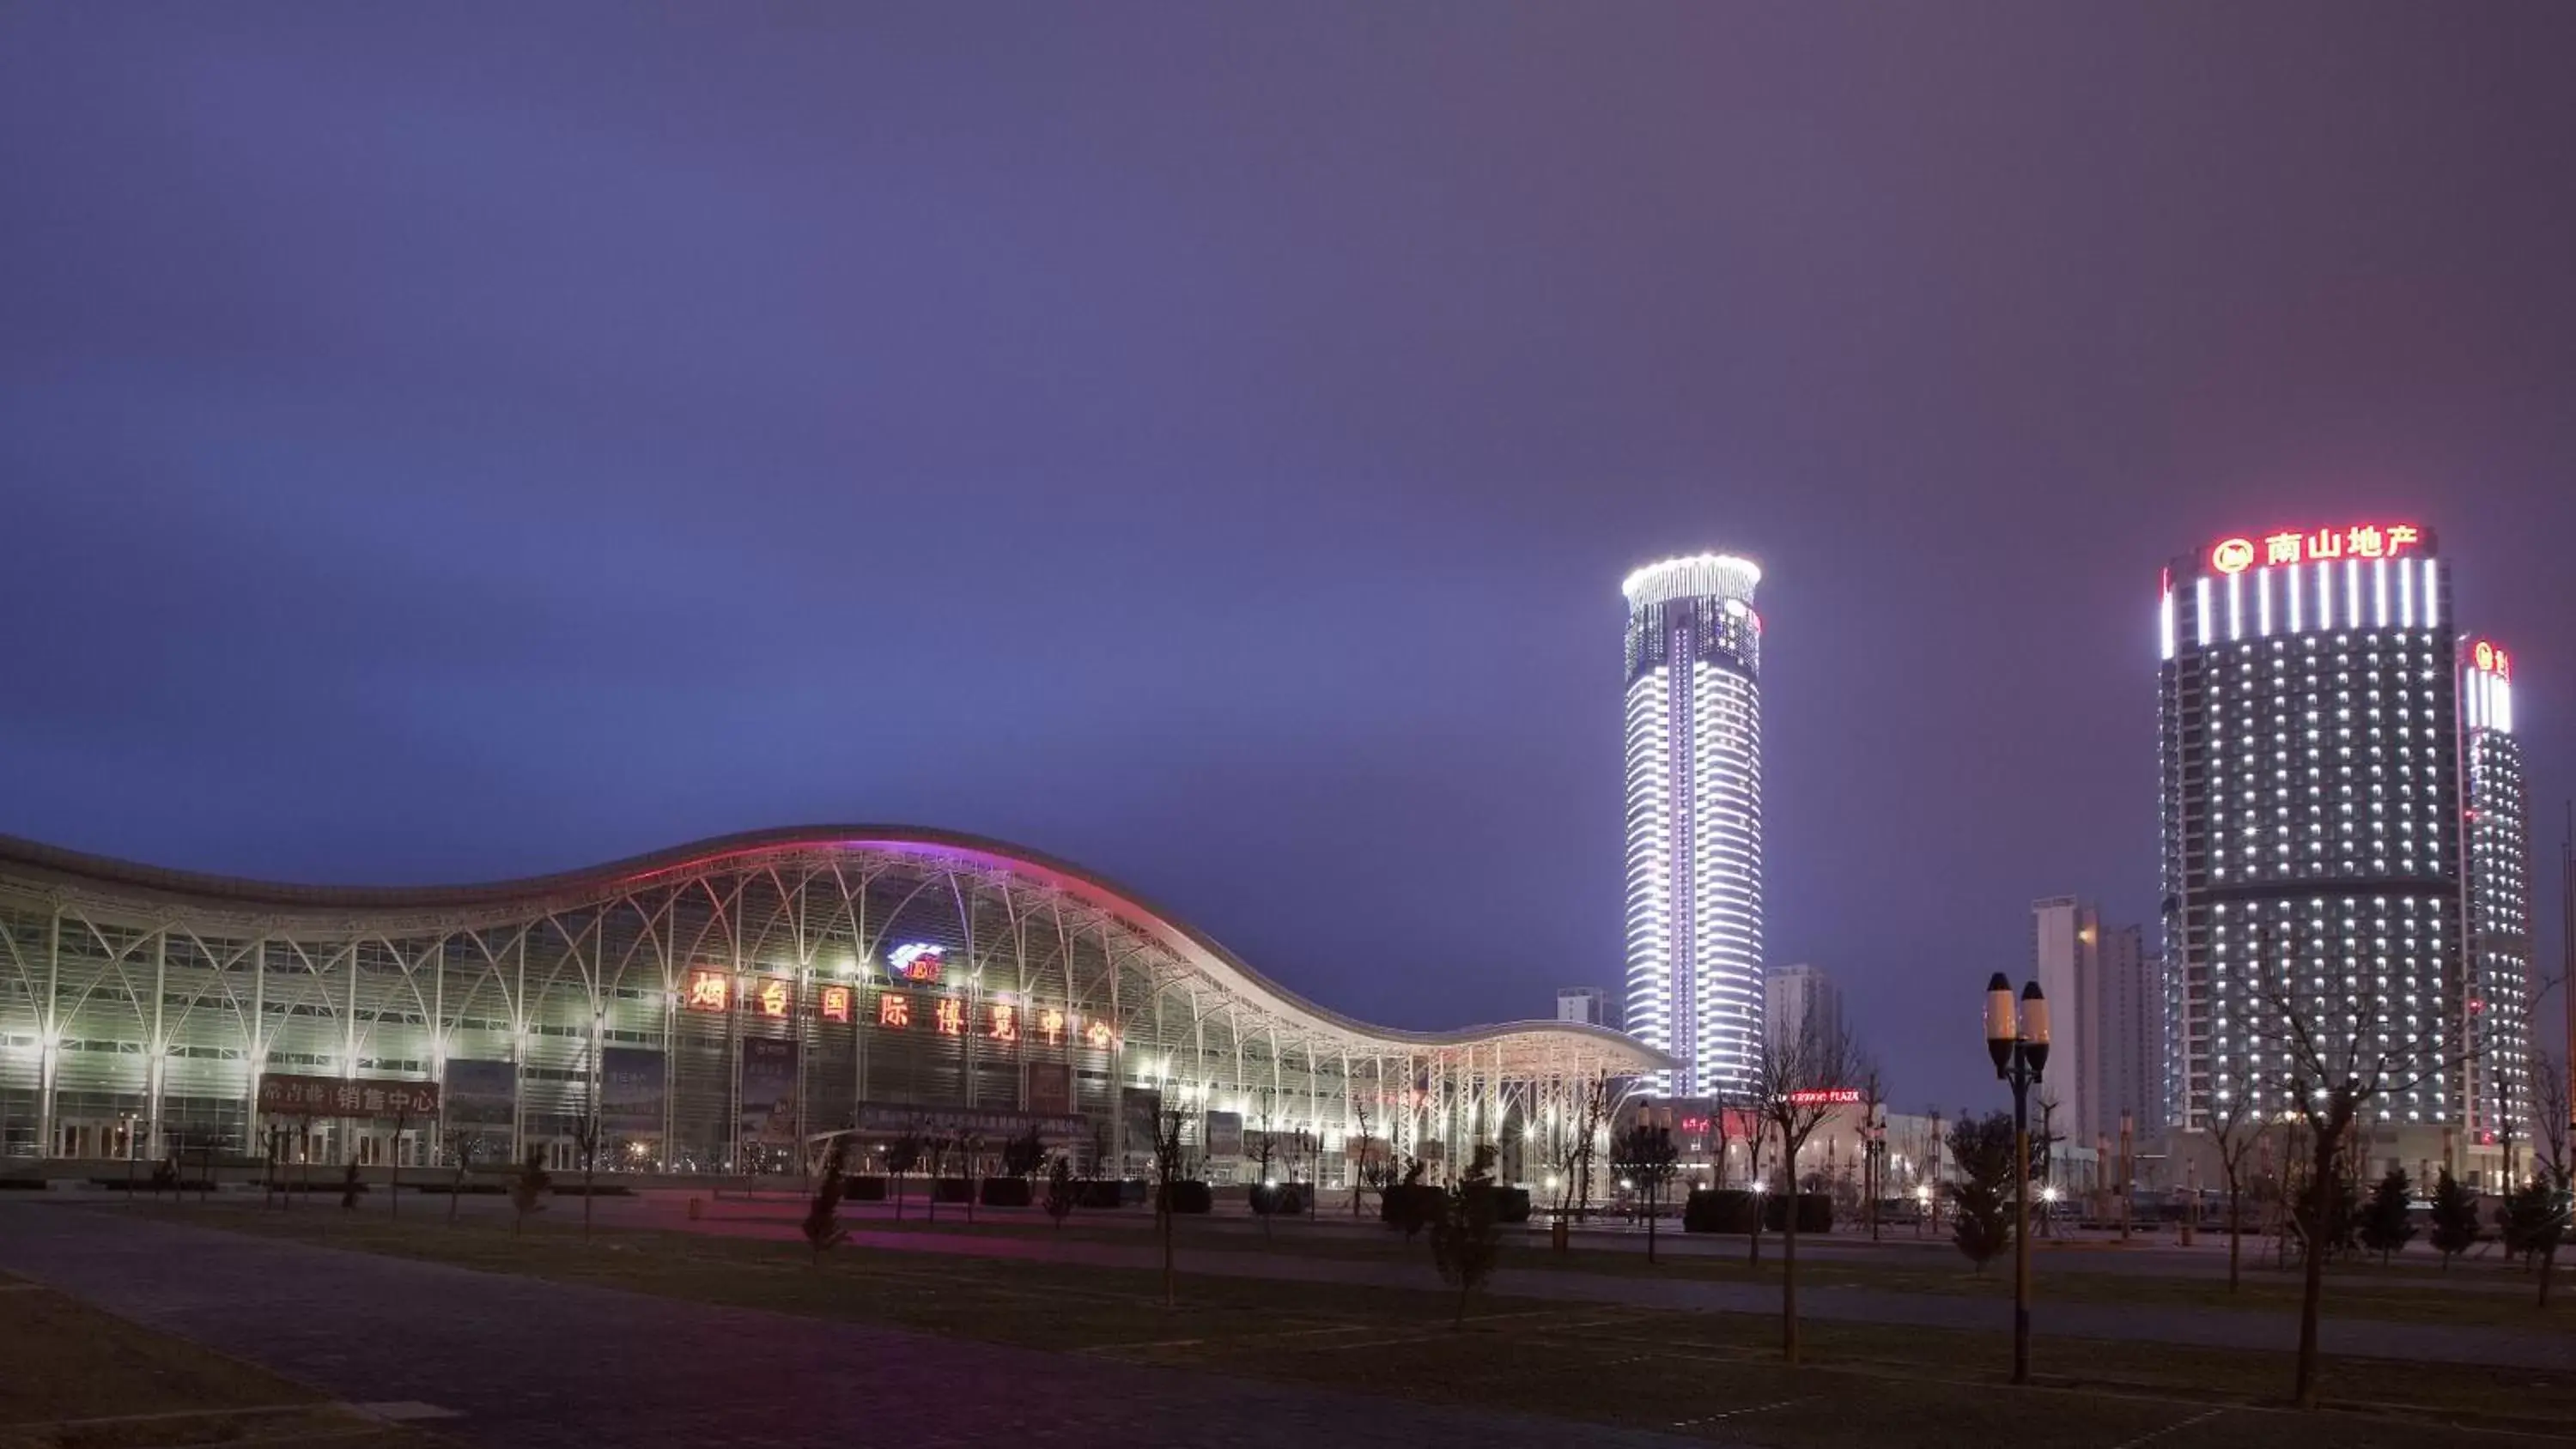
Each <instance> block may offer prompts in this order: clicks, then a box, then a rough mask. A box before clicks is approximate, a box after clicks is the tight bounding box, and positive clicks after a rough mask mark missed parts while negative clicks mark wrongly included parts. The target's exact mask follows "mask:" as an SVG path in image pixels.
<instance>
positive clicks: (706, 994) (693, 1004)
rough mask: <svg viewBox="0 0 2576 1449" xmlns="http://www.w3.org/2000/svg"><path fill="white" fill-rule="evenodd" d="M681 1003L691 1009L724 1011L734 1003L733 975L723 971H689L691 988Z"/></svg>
mask: <svg viewBox="0 0 2576 1449" xmlns="http://www.w3.org/2000/svg"><path fill="white" fill-rule="evenodd" d="M680 1004H681V1005H683V1006H685V1007H687V1008H688V1009H689V1010H691V1011H723V1010H724V1009H726V1008H727V1007H730V1006H732V1005H733V977H732V975H731V974H730V973H727V972H723V971H711V970H703V969H701V970H697V971H692V972H690V973H689V990H688V994H687V995H686V996H683V997H681V998H680Z"/></svg>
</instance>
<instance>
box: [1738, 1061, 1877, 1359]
mask: <svg viewBox="0 0 2576 1449" xmlns="http://www.w3.org/2000/svg"><path fill="white" fill-rule="evenodd" d="M1855 1064H1856V1054H1855V1052H1854V1051H1853V1048H1852V1039H1851V1036H1850V1034H1849V1033H1848V1032H1845V1031H1844V1030H1842V1029H1841V1028H1840V1027H1822V1026H1810V1028H1809V1029H1808V1030H1804V1031H1796V1032H1791V1033H1789V1034H1788V1035H1787V1036H1786V1037H1785V1038H1784V1039H1781V1040H1777V1041H1766V1042H1765V1043H1764V1044H1763V1046H1762V1050H1761V1051H1760V1052H1759V1053H1758V1054H1757V1055H1756V1056H1755V1057H1754V1064H1753V1084H1754V1090H1755V1091H1756V1092H1758V1093H1759V1094H1760V1096H1761V1100H1762V1114H1763V1116H1764V1117H1765V1118H1766V1119H1767V1120H1768V1122H1769V1125H1770V1128H1771V1131H1772V1133H1773V1134H1774V1135H1776V1136H1777V1137H1778V1138H1779V1141H1780V1183H1781V1186H1782V1187H1783V1188H1784V1189H1785V1190H1786V1195H1785V1196H1784V1197H1783V1198H1782V1200H1781V1214H1782V1221H1783V1222H1784V1223H1785V1225H1786V1227H1787V1231H1786V1232H1785V1233H1783V1234H1782V1235H1781V1241H1780V1351H1781V1353H1782V1355H1783V1356H1784V1357H1786V1358H1787V1359H1788V1361H1789V1362H1790V1363H1791V1364H1793V1365H1794V1364H1796V1363H1797V1362H1798V1152H1799V1150H1800V1149H1801V1148H1804V1147H1805V1146H1806V1145H1807V1139H1808V1138H1810V1137H1812V1136H1814V1135H1815V1132H1816V1129H1817V1128H1818V1127H1821V1126H1823V1125H1824V1123H1825V1119H1826V1118H1828V1117H1831V1116H1832V1115H1833V1114H1834V1111H1835V1108H1836V1106H1837V1105H1838V1104H1837V1103H1836V1102H1835V1100H1834V1099H1835V1098H1836V1097H1838V1096H1840V1095H1841V1093H1840V1091H1838V1090H1837V1089H1840V1088H1847V1087H1849V1086H1850V1085H1851V1080H1852V1074H1853V1069H1854V1066H1855ZM1757 1226H1758V1225H1757Z"/></svg>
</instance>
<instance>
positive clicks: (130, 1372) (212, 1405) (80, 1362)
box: [0, 1276, 432, 1449]
mask: <svg viewBox="0 0 2576 1449" xmlns="http://www.w3.org/2000/svg"><path fill="white" fill-rule="evenodd" d="M317 1440H327V1441H328V1442H330V1443H331V1444H334V1445H341V1446H348V1449H425V1446H428V1445H430V1444H431V1443H432V1441H430V1440H427V1439H424V1438H422V1437H421V1436H419V1435H417V1434H413V1433H408V1432H405V1431H403V1430H399V1429H394V1428H389V1427H385V1426H382V1425H379V1424H376V1423H374V1422H373V1421H371V1420H367V1419H363V1418H360V1417H359V1416H357V1415H355V1414H352V1413H350V1412H349V1411H348V1410H345V1409H341V1408H336V1407H333V1406H332V1405H331V1404H330V1403H328V1402H327V1401H326V1400H325V1399H324V1398H323V1397H322V1396H321V1395H320V1394H317V1393H315V1392H314V1391H313V1390H311V1389H308V1388H305V1387H303V1386H302V1385H300V1384H294V1383H289V1382H287V1381H286V1380H284V1379H280V1378H277V1377H275V1376H274V1375H272V1374H269V1373H267V1372H265V1371H264V1370H261V1369H257V1368H253V1367H251V1366H250V1365H248V1364H244V1363H241V1362H239V1361H238V1360H235V1359H230V1358H226V1357H224V1356H223V1355H221V1354H217V1353H214V1352H212V1351H210V1350H207V1349H202V1348H199V1347H197V1346H196V1345H195V1344H192V1343H189V1342H187V1341H186V1340H184V1339H179V1338H173V1337H170V1336H168V1335H165V1334H159V1333H154V1332H152V1331H151V1330H149V1329H146V1328H141V1327H138V1326H136V1325H134V1324H131V1323H128V1322H126V1321H125V1320H124V1319H122V1318H117V1317H115V1316H113V1315H111V1314H106V1313H102V1312H99V1311H98V1310H96V1309H94V1308H90V1307H87V1306H85V1305H83V1304H81V1303H78V1302H75V1301H74V1300H72V1299H70V1298H66V1297H64V1296H63V1295H62V1294H59V1293H56V1292H54V1291H53V1290H51V1289H49V1288H41V1287H38V1286H36V1285H35V1284H32V1283H25V1282H20V1281H17V1280H15V1279H11V1278H8V1277H5V1276H0V1446H5V1449H146V1446H164V1445H197V1444H241V1445H259V1444H284V1443H301V1442H310V1441H317Z"/></svg>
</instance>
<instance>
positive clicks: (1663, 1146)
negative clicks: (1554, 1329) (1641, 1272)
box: [1479, 1108, 1681, 1263]
mask: <svg viewBox="0 0 2576 1449" xmlns="http://www.w3.org/2000/svg"><path fill="white" fill-rule="evenodd" d="M1659 1114H1660V1115H1659ZM1670 1121H1671V1117H1670V1109H1669V1108H1660V1109H1657V1108H1650V1109H1648V1110H1647V1111H1646V1112H1644V1113H1641V1114H1640V1115H1639V1116H1638V1118H1637V1120H1636V1122H1635V1123H1634V1124H1632V1125H1631V1126H1630V1127H1629V1128H1628V1130H1627V1131H1625V1132H1622V1133H1620V1134H1619V1135H1618V1136H1617V1137H1616V1138H1615V1139H1613V1140H1612V1142H1611V1146H1610V1166H1611V1169H1612V1170H1613V1171H1615V1172H1617V1173H1618V1174H1619V1176H1620V1177H1621V1178H1622V1179H1624V1180H1625V1181H1626V1183H1627V1184H1628V1185H1629V1186H1630V1187H1631V1188H1632V1189H1633V1190H1634V1191H1635V1192H1636V1194H1637V1201H1639V1202H1641V1203H1643V1204H1645V1208H1646V1261H1647V1262H1649V1263H1651V1262H1653V1261H1655V1221H1656V1219H1658V1218H1660V1217H1662V1216H1663V1202H1664V1184H1666V1183H1668V1182H1671V1181H1672V1180H1673V1173H1674V1172H1675V1171H1676V1170H1677V1167H1678V1164H1679V1162H1680V1160H1681V1154H1680V1152H1679V1151H1677V1150H1676V1149H1675V1148H1674V1146H1673V1129H1672V1127H1671V1126H1670V1125H1669V1123H1670ZM1482 1160H1483V1159H1481V1158H1480V1159H1479V1161H1482Z"/></svg>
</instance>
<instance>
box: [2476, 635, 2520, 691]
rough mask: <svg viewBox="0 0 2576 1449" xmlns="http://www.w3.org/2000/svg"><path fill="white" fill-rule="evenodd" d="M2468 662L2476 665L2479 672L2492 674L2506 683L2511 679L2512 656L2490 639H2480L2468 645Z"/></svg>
mask: <svg viewBox="0 0 2576 1449" xmlns="http://www.w3.org/2000/svg"><path fill="white" fill-rule="evenodd" d="M2469 662H2470V663H2471V664H2473V665H2475V666H2476V667H2477V671H2478V673H2480V674H2492V675H2494V676H2495V677H2496V678H2498V679H2501V680H2504V681H2506V682H2507V683H2511V682H2512V680H2513V656H2512V655H2510V654H2508V653H2506V652H2505V651H2504V650H2502V649H2500V648H2498V647H2497V646H2496V644H2495V643H2494V641H2492V640H2488V639H2481V640H2479V641H2478V642H2477V643H2475V644H2473V645H2471V646H2469Z"/></svg>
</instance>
